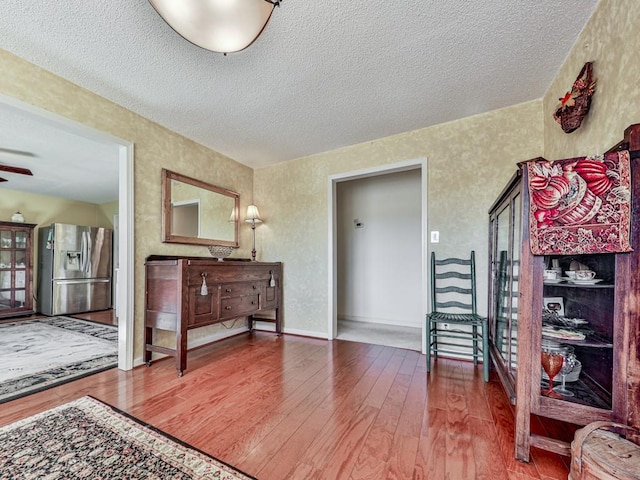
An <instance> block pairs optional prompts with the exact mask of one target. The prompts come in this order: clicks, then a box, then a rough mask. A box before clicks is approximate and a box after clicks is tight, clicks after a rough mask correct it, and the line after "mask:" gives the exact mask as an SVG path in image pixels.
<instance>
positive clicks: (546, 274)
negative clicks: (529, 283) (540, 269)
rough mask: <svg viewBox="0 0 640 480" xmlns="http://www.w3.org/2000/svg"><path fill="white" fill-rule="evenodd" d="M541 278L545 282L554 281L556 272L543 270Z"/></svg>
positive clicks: (556, 276) (556, 275)
mask: <svg viewBox="0 0 640 480" xmlns="http://www.w3.org/2000/svg"><path fill="white" fill-rule="evenodd" d="M543 277H544V279H545V280H556V279H557V278H558V271H557V270H545V271H544V274H543Z"/></svg>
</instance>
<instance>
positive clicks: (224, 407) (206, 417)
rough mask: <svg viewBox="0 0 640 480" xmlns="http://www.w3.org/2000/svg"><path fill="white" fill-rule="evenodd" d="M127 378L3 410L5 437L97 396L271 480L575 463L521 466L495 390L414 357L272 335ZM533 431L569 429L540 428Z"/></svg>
mask: <svg viewBox="0 0 640 480" xmlns="http://www.w3.org/2000/svg"><path fill="white" fill-rule="evenodd" d="M174 365H175V364H174V361H173V359H165V360H161V361H157V362H155V363H154V364H153V365H152V366H151V367H150V368H146V367H144V366H143V367H138V368H136V369H134V370H132V371H129V372H123V371H120V370H117V369H113V370H109V371H106V372H102V373H99V374H96V375H93V376H91V377H87V378H84V379H81V380H78V381H76V382H73V383H69V384H66V385H62V386H59V387H56V388H53V389H50V390H47V391H45V392H41V393H37V394H34V395H31V396H29V397H25V398H22V399H18V400H14V401H12V402H8V403H5V404H3V405H2V406H1V407H0V412H1V413H0V425H4V424H7V423H10V422H13V421H15V420H18V419H20V418H23V417H26V416H28V415H31V414H34V413H37V412H40V411H42V410H45V409H48V408H51V407H53V406H56V405H59V404H62V403H65V402H67V401H70V400H72V399H75V398H77V397H80V396H83V395H92V396H94V397H96V398H98V399H100V400H103V401H105V402H107V403H110V404H111V405H114V406H116V407H118V408H120V409H122V410H124V411H126V412H128V413H129V414H131V415H134V416H136V417H137V418H139V419H141V420H143V421H145V422H148V423H150V424H152V425H154V426H155V427H157V428H160V429H162V430H164V431H165V432H167V433H169V434H171V435H173V436H175V437H177V438H179V439H181V440H183V441H185V442H187V443H190V444H191V445H193V446H195V447H197V448H199V449H201V450H204V451H205V452H207V453H209V454H211V455H213V456H215V457H217V458H219V459H221V460H223V461H225V462H228V463H230V464H232V465H235V466H236V467H238V468H240V469H242V470H244V471H245V472H247V473H249V474H251V475H254V476H256V477H258V478H259V479H261V480H270V479H278V480H280V479H287V478H290V479H305V480H306V479H412V478H413V479H432V480H434V479H452V480H463V479H491V480H498V479H511V480H515V479H518V480H529V479H546V480H550V479H566V478H567V474H568V469H567V464H568V461H569V459H568V458H565V457H560V456H558V455H555V454H552V453H549V452H545V451H542V450H535V449H534V450H533V451H532V462H531V463H528V464H525V463H521V462H518V461H517V460H515V458H514V455H513V452H514V447H513V431H514V427H513V423H514V420H513V411H512V407H511V405H510V404H509V402H508V400H507V398H506V396H505V395H504V393H503V391H502V387H501V386H500V384H499V383H498V381H497V379H495V378H492V381H491V382H489V383H488V384H485V383H484V382H483V381H482V371H481V369H474V368H473V365H472V364H471V363H467V362H463V361H454V360H446V359H439V360H438V362H437V363H436V364H435V367H434V368H433V369H432V372H431V374H430V376H429V377H427V373H426V366H425V357H424V355H421V354H419V353H418V352H415V351H412V350H403V349H397V348H392V347H382V346H377V345H369V344H363V343H356V342H346V341H339V340H338V341H334V342H327V341H325V340H316V339H309V338H301V337H295V336H287V335H283V336H281V337H277V336H275V335H273V334H269V333H260V332H257V333H254V334H253V335H249V334H247V335H241V336H237V337H234V338H230V339H227V340H224V341H221V342H218V343H215V344H213V345H208V346H206V347H202V348H199V349H196V350H193V351H190V352H189V364H188V369H187V370H186V372H185V374H184V376H183V377H182V378H179V377H178V376H177V375H176V370H175V366H174ZM532 423H533V426H534V429H535V430H537V431H539V432H540V431H544V429H554V434H556V435H559V434H561V435H565V436H567V435H570V432H567V431H565V429H564V428H563V426H562V425H559V424H544V425H543V424H542V423H540V422H539V421H537V420H536V421H534V422H532Z"/></svg>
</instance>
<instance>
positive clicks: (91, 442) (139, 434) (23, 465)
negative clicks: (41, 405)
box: [0, 397, 255, 480]
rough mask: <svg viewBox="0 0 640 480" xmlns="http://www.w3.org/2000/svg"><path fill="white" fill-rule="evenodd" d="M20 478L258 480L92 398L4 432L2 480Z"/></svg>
mask: <svg viewBox="0 0 640 480" xmlns="http://www.w3.org/2000/svg"><path fill="white" fill-rule="evenodd" d="M16 478H33V479H36V478H51V479H54V478H55V479H71V478H92V479H93V478H102V479H109V478H113V479H115V478H118V479H125V478H130V479H134V478H135V479H137V478H146V479H158V480H160V479H171V480H187V479H191V480H198V479H202V480H206V479H216V480H235V479H254V477H250V476H248V475H246V474H244V473H242V472H240V471H238V470H236V469H235V468H233V467H231V466H229V465H227V464H225V463H223V462H221V461H219V460H216V459H215V458H213V457H211V456H209V455H207V454H205V453H204V452H201V451H199V450H197V449H195V448H193V447H191V446H189V445H186V444H184V443H182V442H180V441H179V440H176V439H174V438H171V437H169V436H168V435H167V434H165V433H163V432H161V431H159V430H157V429H154V428H153V427H150V426H148V425H143V424H142V423H141V422H140V421H139V420H137V419H135V418H133V417H131V416H129V415H127V414H125V413H123V412H120V411H119V410H117V409H116V408H114V407H112V406H110V405H107V404H105V403H102V402H100V401H99V400H96V399H95V398H92V397H82V398H79V399H78V400H75V401H73V402H70V403H67V404H64V405H61V406H59V407H57V408H53V409H51V410H47V411H46V412H43V413H40V414H38V415H34V416H32V417H29V418H26V419H24V420H20V421H18V422H16V423H12V424H10V425H7V426H5V427H1V428H0V479H16ZM254 480H255V479H254Z"/></svg>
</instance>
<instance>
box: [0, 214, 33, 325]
mask: <svg viewBox="0 0 640 480" xmlns="http://www.w3.org/2000/svg"><path fill="white" fill-rule="evenodd" d="M34 227H35V224H31V223H18V222H0V318H5V317H14V316H19V315H29V314H31V313H33V298H32V289H33V268H32V267H33V259H32V255H33V246H32V242H33V229H34Z"/></svg>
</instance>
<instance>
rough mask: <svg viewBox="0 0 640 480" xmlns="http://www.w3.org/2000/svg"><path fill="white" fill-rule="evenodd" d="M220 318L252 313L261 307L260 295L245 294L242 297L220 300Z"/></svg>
mask: <svg viewBox="0 0 640 480" xmlns="http://www.w3.org/2000/svg"><path fill="white" fill-rule="evenodd" d="M220 307H221V308H220V318H235V317H240V316H242V315H250V314H252V313H254V312H257V311H258V309H259V308H260V297H259V295H258V294H257V293H256V294H255V295H244V296H242V297H229V298H222V299H221V301H220Z"/></svg>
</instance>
